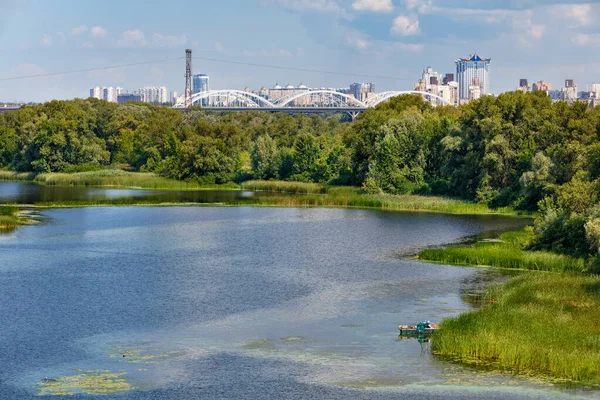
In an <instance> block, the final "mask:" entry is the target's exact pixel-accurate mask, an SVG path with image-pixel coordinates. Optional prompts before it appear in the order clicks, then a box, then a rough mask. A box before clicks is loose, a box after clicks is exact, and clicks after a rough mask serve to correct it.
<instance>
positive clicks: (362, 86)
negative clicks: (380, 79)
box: [350, 82, 375, 102]
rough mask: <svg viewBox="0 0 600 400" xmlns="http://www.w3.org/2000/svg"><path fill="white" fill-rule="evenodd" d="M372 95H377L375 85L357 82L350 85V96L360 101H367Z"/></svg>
mask: <svg viewBox="0 0 600 400" xmlns="http://www.w3.org/2000/svg"><path fill="white" fill-rule="evenodd" d="M372 93H375V84H374V83H370V82H369V83H358V82H355V83H353V84H351V85H350V94H351V95H352V96H354V98H355V99H356V100H358V101H362V102H364V101H366V100H367V99H368V98H369V97H370V96H372Z"/></svg>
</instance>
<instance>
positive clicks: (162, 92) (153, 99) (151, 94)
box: [136, 86, 169, 104]
mask: <svg viewBox="0 0 600 400" xmlns="http://www.w3.org/2000/svg"><path fill="white" fill-rule="evenodd" d="M136 94H138V95H139V96H141V98H142V101H143V102H144V103H156V104H163V103H168V102H169V92H168V91H167V88H166V87H165V86H146V87H143V88H141V89H139V90H138V91H137V93H136Z"/></svg>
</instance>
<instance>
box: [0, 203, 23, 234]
mask: <svg viewBox="0 0 600 400" xmlns="http://www.w3.org/2000/svg"><path fill="white" fill-rule="evenodd" d="M23 223H24V220H23V218H21V217H19V208H18V207H13V206H0V231H8V230H12V229H14V228H16V227H17V226H19V225H21V224H23Z"/></svg>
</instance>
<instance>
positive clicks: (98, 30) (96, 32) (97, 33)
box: [92, 26, 108, 38]
mask: <svg viewBox="0 0 600 400" xmlns="http://www.w3.org/2000/svg"><path fill="white" fill-rule="evenodd" d="M107 34H108V32H107V31H106V29H104V28H103V27H101V26H94V27H93V28H92V36H93V37H95V38H103V37H106V35H107Z"/></svg>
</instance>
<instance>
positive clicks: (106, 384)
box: [37, 370, 134, 396]
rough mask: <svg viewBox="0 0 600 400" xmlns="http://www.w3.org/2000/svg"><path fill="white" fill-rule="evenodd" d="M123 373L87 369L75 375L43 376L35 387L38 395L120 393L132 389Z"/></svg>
mask: <svg viewBox="0 0 600 400" xmlns="http://www.w3.org/2000/svg"><path fill="white" fill-rule="evenodd" d="M125 375H126V374H125V373H124V372H119V373H116V372H112V371H110V370H89V371H85V372H83V373H80V374H77V375H67V376H61V377H58V378H44V379H43V380H42V381H40V382H39V383H38V384H37V389H38V394H39V395H40V396H44V395H50V396H71V395H75V394H114V393H122V392H127V391H129V390H132V389H134V387H133V386H131V385H130V384H129V383H128V382H127V380H126V379H125V378H124V376H125Z"/></svg>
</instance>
